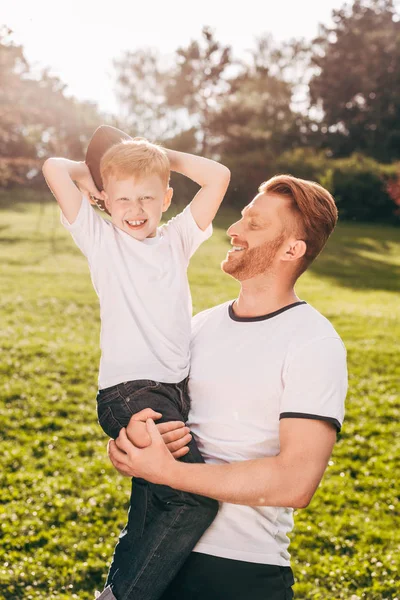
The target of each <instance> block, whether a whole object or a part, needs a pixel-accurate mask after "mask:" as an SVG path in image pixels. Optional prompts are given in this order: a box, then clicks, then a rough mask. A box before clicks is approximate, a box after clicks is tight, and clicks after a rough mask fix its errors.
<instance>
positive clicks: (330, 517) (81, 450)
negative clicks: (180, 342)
mask: <svg viewBox="0 0 400 600" xmlns="http://www.w3.org/2000/svg"><path fill="white" fill-rule="evenodd" d="M0 204H2V210H0V246H1V265H0V273H1V282H0V285H1V313H0V314H1V325H0V345H1V357H2V358H1V361H0V411H1V412H0V417H1V423H2V426H1V434H2V437H3V443H2V446H1V463H2V469H1V481H0V483H1V485H0V517H1V550H0V553H1V556H0V598H1V599H3V598H4V599H10V600H11V599H12V600H16V599H19V598H24V599H43V598H46V599H47V600H51V599H67V598H68V599H71V598H79V599H82V600H84V599H89V598H92V597H93V595H94V594H93V592H94V590H95V589H101V587H102V583H103V582H104V579H105V576H106V570H107V566H108V563H109V560H110V557H111V554H112V550H113V547H114V544H115V541H116V537H117V535H118V533H119V530H120V528H121V527H122V526H123V524H124V520H125V516H126V508H127V501H128V494H129V481H128V480H126V479H123V478H121V477H120V476H119V475H118V474H117V473H116V472H115V471H114V470H113V469H112V467H111V466H110V464H109V462H108V459H107V456H106V451H105V446H106V440H105V436H104V434H103V433H102V431H101V430H100V428H99V426H98V424H97V423H96V411H95V394H96V379H97V367H98V361H99V349H98V340H99V318H98V307H97V298H96V296H95V293H94V291H93V289H92V287H91V282H90V278H89V275H88V269H87V266H86V263H85V259H84V258H83V257H82V256H81V254H80V253H79V251H78V249H77V248H76V247H75V246H74V244H73V242H72V240H71V239H70V238H69V235H68V234H67V232H66V231H64V229H63V228H62V227H61V225H60V224H59V216H58V210H57V208H56V206H55V204H49V203H46V204H42V205H40V204H38V203H30V204H24V203H21V202H20V203H16V202H14V203H13V204H12V206H11V208H6V207H7V206H8V205H10V204H11V198H8V197H7V195H6V194H4V193H3V195H2V197H1V198H0ZM236 217H237V215H233V214H232V215H222V216H220V217H219V219H218V222H217V223H218V225H219V226H220V227H221V228H219V227H216V228H215V233H214V236H213V237H212V238H211V239H210V240H209V241H208V242H207V243H206V244H204V245H203V247H202V248H201V249H200V250H199V252H198V253H197V254H196V255H195V257H194V259H193V261H192V264H191V268H190V282H191V287H192V294H193V301H194V308H195V311H196V312H197V311H199V310H202V309H204V308H207V307H210V306H212V305H214V304H216V303H219V302H223V301H225V300H227V299H229V298H232V297H235V296H236V293H237V289H238V287H237V285H236V283H235V282H234V281H233V280H232V279H230V278H228V277H227V276H226V275H224V274H223V273H222V272H221V271H220V269H219V264H220V262H221V260H222V259H223V257H224V255H225V253H226V249H227V246H228V244H227V238H226V235H225V228H226V227H227V226H228V225H229V223H230V222H231V221H233V220H234V219H235V218H236ZM399 289H400V229H393V228H389V227H373V226H364V225H351V224H343V225H341V226H340V227H339V228H338V229H337V231H336V232H335V234H334V236H333V237H332V239H331V241H330V243H329V246H328V248H327V249H326V251H325V252H324V254H323V255H322V256H321V257H320V259H319V260H318V261H317V262H316V263H315V266H314V267H313V269H312V270H311V271H310V272H309V273H307V274H306V275H304V276H303V277H302V278H301V280H300V282H299V284H298V287H297V293H298V294H299V295H300V297H301V298H303V299H305V300H307V301H308V302H310V303H312V304H313V305H314V306H315V307H316V308H317V309H318V310H320V311H321V312H322V313H323V314H324V315H326V316H327V317H328V318H329V319H330V320H331V321H332V322H333V324H334V326H335V327H336V329H337V330H338V331H339V333H340V335H341V336H342V338H343V340H344V342H345V344H346V346H347V349H348V360H349V374H350V388H349V394H348V399H347V415H346V421H345V425H344V428H343V432H342V434H341V435H340V438H339V440H338V443H337V444H336V447H335V450H334V454H333V457H332V460H331V462H330V465H329V467H328V470H327V473H326V476H325V478H324V480H323V482H322V484H321V486H320V488H319V490H318V491H317V493H316V495H315V497H314V499H313V501H312V503H311V505H310V507H308V508H307V509H306V510H302V511H297V514H296V517H295V521H296V525H295V529H294V532H293V533H292V535H291V540H292V544H291V553H292V566H293V569H294V573H295V577H296V585H295V588H294V589H295V595H296V598H297V599H314V600H331V599H332V600H337V599H346V600H357V599H361V598H363V599H367V600H383V599H385V600H389V599H390V600H394V599H395V598H400V594H399V592H396V589H397V588H396V583H395V581H396V580H397V579H398V576H399V573H398V569H399V566H400V559H399V530H400V519H399V499H398V474H399V472H400V469H399V456H400V452H399V451H400V448H399V445H400V444H399V433H398V432H399V428H398V422H399V398H398V392H399V381H400V367H399V357H398V356H399V355H398V350H399V347H398V344H399V339H400V319H399V317H400V309H399V293H398V292H399ZM396 490H397V492H396ZM227 600H229V599H227ZM249 600H251V598H249Z"/></svg>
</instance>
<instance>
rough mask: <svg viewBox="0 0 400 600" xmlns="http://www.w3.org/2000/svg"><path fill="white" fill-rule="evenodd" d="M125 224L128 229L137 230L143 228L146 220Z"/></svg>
mask: <svg viewBox="0 0 400 600" xmlns="http://www.w3.org/2000/svg"><path fill="white" fill-rule="evenodd" d="M125 223H126V224H127V226H128V227H129V229H134V230H137V229H142V228H143V227H144V226H145V224H146V223H147V219H141V220H137V221H125Z"/></svg>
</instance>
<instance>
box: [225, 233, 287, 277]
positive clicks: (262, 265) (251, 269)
mask: <svg viewBox="0 0 400 600" xmlns="http://www.w3.org/2000/svg"><path fill="white" fill-rule="evenodd" d="M284 240H285V236H284V234H283V233H281V234H279V235H278V236H277V237H276V238H275V239H273V240H271V241H270V242H265V244H262V245H261V246H258V247H257V248H250V249H246V250H242V251H239V252H237V254H242V256H236V254H234V257H232V258H230V259H225V260H224V261H222V263H221V269H222V270H223V271H224V272H225V273H227V274H228V275H231V277H233V278H234V279H237V280H238V281H246V280H247V279H252V278H253V277H256V276H257V275H261V274H262V273H266V272H267V271H268V270H269V269H270V268H271V265H272V263H273V261H274V258H275V256H276V253H277V251H278V250H279V248H280V247H281V245H282V244H283V242H284ZM239 245H240V244H238V246H239Z"/></svg>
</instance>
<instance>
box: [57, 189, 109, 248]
mask: <svg viewBox="0 0 400 600" xmlns="http://www.w3.org/2000/svg"><path fill="white" fill-rule="evenodd" d="M61 223H62V225H64V227H65V228H66V229H68V231H69V232H70V233H71V235H72V237H73V240H74V242H75V244H76V245H77V246H78V248H79V249H80V250H81V251H82V252H83V254H84V255H85V256H86V257H87V258H88V259H89V260H90V259H91V258H93V255H94V253H95V252H96V249H98V248H99V245H100V243H101V240H102V236H103V234H104V228H105V227H106V226H107V225H106V222H105V220H104V219H103V218H102V217H101V216H100V215H99V214H98V213H97V212H96V211H95V210H94V208H93V207H92V205H91V204H90V202H89V200H88V199H87V198H86V196H82V202H81V206H80V209H79V212H78V215H77V217H76V219H75V221H74V222H73V223H69V221H68V220H67V219H66V217H65V216H64V214H63V213H62V212H61Z"/></svg>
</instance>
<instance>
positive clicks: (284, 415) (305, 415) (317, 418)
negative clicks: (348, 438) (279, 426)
mask: <svg viewBox="0 0 400 600" xmlns="http://www.w3.org/2000/svg"><path fill="white" fill-rule="evenodd" d="M281 419H314V420H315V421H326V422H327V423H332V425H334V426H335V427H336V430H337V432H339V431H340V430H341V427H342V426H341V425H340V423H339V421H338V420H337V419H334V418H333V417H323V416H321V415H311V414H308V413H298V412H283V413H281V414H280V415H279V420H281Z"/></svg>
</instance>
